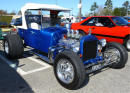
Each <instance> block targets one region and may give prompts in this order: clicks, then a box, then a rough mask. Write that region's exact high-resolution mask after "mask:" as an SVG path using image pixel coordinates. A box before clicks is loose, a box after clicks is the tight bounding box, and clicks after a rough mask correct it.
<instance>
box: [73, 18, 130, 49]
mask: <svg viewBox="0 0 130 93" xmlns="http://www.w3.org/2000/svg"><path fill="white" fill-rule="evenodd" d="M90 28H91V31H92V32H91V33H92V34H93V35H95V36H96V37H97V38H98V39H99V40H100V39H102V38H104V39H106V40H107V42H118V43H120V44H123V45H124V46H125V47H126V49H127V50H130V23H129V22H128V21H126V20H125V19H124V18H122V17H118V16H93V17H88V18H87V19H84V20H83V21H81V22H79V23H73V24H72V25H71V29H74V30H79V33H80V34H81V35H83V36H84V35H87V34H88V31H89V29H90Z"/></svg>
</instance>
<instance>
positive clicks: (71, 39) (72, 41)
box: [58, 30, 80, 54]
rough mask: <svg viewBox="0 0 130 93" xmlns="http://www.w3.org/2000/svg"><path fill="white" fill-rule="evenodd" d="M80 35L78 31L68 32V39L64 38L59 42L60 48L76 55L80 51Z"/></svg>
mask: <svg viewBox="0 0 130 93" xmlns="http://www.w3.org/2000/svg"><path fill="white" fill-rule="evenodd" d="M79 39H80V35H79V31H78V30H76V31H74V30H68V32H67V38H64V37H63V38H62V39H60V40H59V42H58V46H59V47H63V48H65V49H70V50H72V51H73V52H75V53H76V54H77V53H79V49H80V40H79Z"/></svg>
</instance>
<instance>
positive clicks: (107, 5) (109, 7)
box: [104, 0, 113, 15]
mask: <svg viewBox="0 0 130 93" xmlns="http://www.w3.org/2000/svg"><path fill="white" fill-rule="evenodd" d="M112 7H113V5H112V1H111V0H107V1H106V2H105V7H104V9H105V13H104V14H105V15H111V13H112Z"/></svg>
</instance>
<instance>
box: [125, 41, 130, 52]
mask: <svg viewBox="0 0 130 93" xmlns="http://www.w3.org/2000/svg"><path fill="white" fill-rule="evenodd" d="M126 46H127V48H128V49H129V50H130V39H129V40H128V41H127V45H126Z"/></svg>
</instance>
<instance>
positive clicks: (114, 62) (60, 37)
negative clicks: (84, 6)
mask: <svg viewBox="0 0 130 93" xmlns="http://www.w3.org/2000/svg"><path fill="white" fill-rule="evenodd" d="M26 10H38V11H41V24H40V25H39V24H38V23H36V22H35V21H34V22H32V21H31V23H28V22H27V20H26V18H25V11H26ZM43 10H48V11H50V20H51V21H50V24H47V23H45V20H43V17H42V11H43ZM21 11H22V26H18V28H19V35H18V34H17V35H7V36H6V37H5V39H4V41H5V42H4V51H5V54H6V56H7V57H8V58H19V57H21V56H22V55H23V45H24V46H30V47H32V48H34V49H35V50H37V51H33V50H32V51H30V53H32V54H35V55H37V56H39V57H40V58H42V59H43V60H45V61H46V62H48V63H52V64H53V66H54V74H55V76H56V79H57V80H58V82H59V83H60V84H61V85H62V86H63V87H65V88H68V89H76V88H79V87H80V86H81V85H82V84H83V82H84V81H85V74H88V73H90V72H93V71H95V70H98V69H101V68H103V67H105V66H110V67H111V68H121V67H123V66H125V64H126V62H127V59H128V53H127V51H126V49H125V48H124V47H123V46H122V45H120V44H119V43H116V42H110V43H107V44H106V40H105V39H101V40H99V41H98V39H97V37H95V36H93V35H91V31H89V35H87V36H84V37H81V36H80V35H79V31H78V30H76V31H74V30H70V29H68V28H67V27H60V26H55V25H56V24H57V23H58V17H57V16H58V13H59V12H64V11H70V10H69V9H66V8H62V7H59V6H57V5H45V4H32V3H31V4H30V3H28V4H26V5H25V6H24V7H22V9H21ZM33 18H34V17H33ZM35 18H36V17H35ZM31 19H32V18H31ZM47 25H49V27H45V26H47ZM22 39H23V41H24V44H23V41H22Z"/></svg>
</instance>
